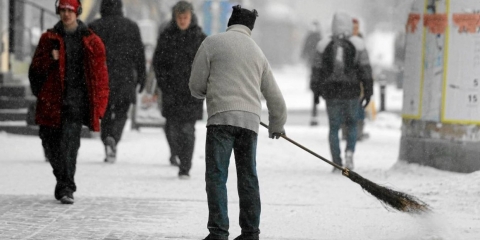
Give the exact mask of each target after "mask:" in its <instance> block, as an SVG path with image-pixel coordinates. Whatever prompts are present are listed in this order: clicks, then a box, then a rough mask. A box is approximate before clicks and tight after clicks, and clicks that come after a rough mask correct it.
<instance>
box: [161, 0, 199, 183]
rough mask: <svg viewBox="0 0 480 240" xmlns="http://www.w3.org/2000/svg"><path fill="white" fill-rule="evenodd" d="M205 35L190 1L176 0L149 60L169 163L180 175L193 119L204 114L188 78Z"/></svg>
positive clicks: (189, 150)
mask: <svg viewBox="0 0 480 240" xmlns="http://www.w3.org/2000/svg"><path fill="white" fill-rule="evenodd" d="M205 37H206V35H205V33H204V32H203V31H202V28H201V27H200V26H198V23H197V17H196V15H195V13H194V10H193V6H192V4H191V3H189V2H186V1H179V2H177V4H175V6H173V9H172V20H171V22H170V24H169V25H168V26H167V27H166V28H165V29H164V30H163V31H162V32H161V33H160V35H159V37H158V41H157V47H156V49H155V53H154V56H153V63H152V64H153V68H154V70H155V76H156V78H157V83H158V84H157V85H158V87H159V88H160V91H161V96H162V115H163V116H164V117H165V120H166V122H165V127H164V129H165V135H166V137H167V142H168V145H169V147H170V164H171V165H174V166H179V172H178V176H179V177H180V178H181V179H188V178H189V176H190V175H189V172H190V169H191V167H192V157H193V150H194V145H195V122H196V121H197V120H200V119H202V117H203V100H200V99H196V98H194V97H192V96H191V94H190V90H189V89H188V81H189V78H190V73H191V69H192V62H193V59H194V58H195V53H196V52H197V50H198V48H199V46H200V44H201V43H202V41H203V40H204V39H205ZM178 160H179V161H180V162H178Z"/></svg>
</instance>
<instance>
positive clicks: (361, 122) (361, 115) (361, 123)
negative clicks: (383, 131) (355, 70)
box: [342, 18, 370, 141]
mask: <svg viewBox="0 0 480 240" xmlns="http://www.w3.org/2000/svg"><path fill="white" fill-rule="evenodd" d="M352 23H353V32H352V36H357V37H359V38H362V39H363V35H362V33H361V32H360V23H359V21H358V19H357V18H353V20H352ZM360 90H361V92H360V99H359V103H358V115H357V117H358V118H357V141H362V140H364V139H368V138H369V137H370V135H369V134H368V133H365V132H364V129H365V115H366V110H365V109H364V108H363V107H362V103H361V102H360V100H361V99H362V98H363V97H364V93H363V85H360ZM346 139H347V127H346V125H345V124H342V140H346Z"/></svg>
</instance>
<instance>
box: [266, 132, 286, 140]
mask: <svg viewBox="0 0 480 240" xmlns="http://www.w3.org/2000/svg"><path fill="white" fill-rule="evenodd" d="M282 135H285V133H278V132H274V133H271V134H270V138H271V139H279V138H280V136H282Z"/></svg>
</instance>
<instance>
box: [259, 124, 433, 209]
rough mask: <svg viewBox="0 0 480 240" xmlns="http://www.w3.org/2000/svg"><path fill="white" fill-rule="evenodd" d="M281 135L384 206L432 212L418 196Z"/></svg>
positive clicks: (265, 125)
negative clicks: (356, 184) (374, 178)
mask: <svg viewBox="0 0 480 240" xmlns="http://www.w3.org/2000/svg"><path fill="white" fill-rule="evenodd" d="M260 124H261V125H262V126H264V127H266V128H267V129H268V125H267V124H265V123H263V122H261V123H260ZM281 137H282V138H283V139H285V140H287V141H289V142H291V143H293V144H295V145H296V146H297V147H300V148H301V149H303V150H305V151H307V152H308V153H310V154H312V155H314V156H315V157H317V158H320V159H321V160H323V161H324V162H326V163H328V164H330V165H332V166H333V167H335V168H338V169H339V170H341V171H342V175H343V176H345V177H347V178H349V179H350V180H352V181H353V182H356V183H358V184H359V185H360V186H361V187H362V188H363V189H364V190H365V191H367V192H369V193H370V194H371V195H373V196H374V197H376V198H377V199H378V200H379V201H380V202H382V204H383V205H384V206H386V207H387V208H391V209H394V210H398V211H400V212H405V213H411V214H422V213H428V212H431V209H430V207H429V206H428V205H427V204H426V203H424V202H422V201H421V200H419V199H418V198H416V197H414V196H411V195H409V194H406V193H402V192H399V191H395V190H392V189H390V188H387V187H385V186H381V185H378V184H376V183H374V182H372V181H370V180H368V179H366V178H364V177H362V176H360V174H358V173H356V172H354V171H352V170H350V169H348V168H344V167H342V166H340V165H338V164H336V163H334V162H332V161H330V160H327V159H326V158H324V157H322V156H320V155H318V154H317V153H315V152H313V151H312V150H310V149H308V148H306V147H304V146H302V145H301V144H299V143H297V142H295V141H293V140H292V139H290V138H288V137H287V136H286V135H284V134H282V135H281Z"/></svg>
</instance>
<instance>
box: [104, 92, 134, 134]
mask: <svg viewBox="0 0 480 240" xmlns="http://www.w3.org/2000/svg"><path fill="white" fill-rule="evenodd" d="M129 108H130V102H129V101H118V102H116V103H110V102H109V103H108V106H107V110H106V111H105V115H104V117H103V119H102V122H101V135H100V136H101V138H102V142H103V144H105V139H107V137H112V138H113V139H115V143H116V144H118V142H120V139H121V138H122V133H123V128H124V127H125V123H126V122H127V118H128V109H129Z"/></svg>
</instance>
